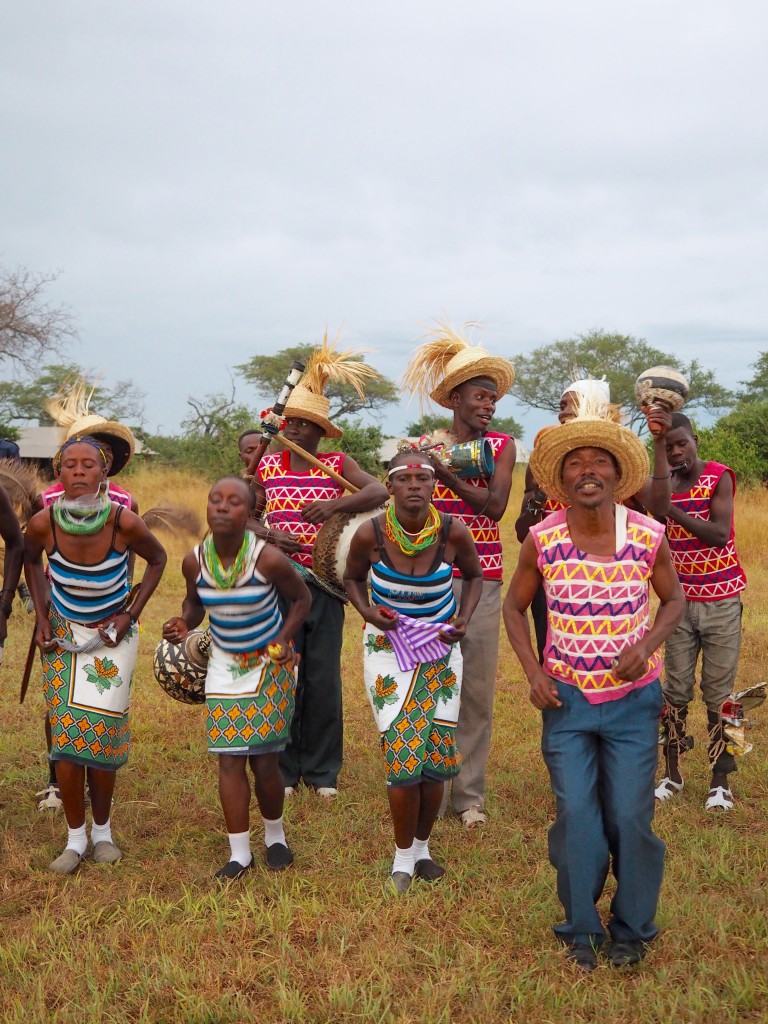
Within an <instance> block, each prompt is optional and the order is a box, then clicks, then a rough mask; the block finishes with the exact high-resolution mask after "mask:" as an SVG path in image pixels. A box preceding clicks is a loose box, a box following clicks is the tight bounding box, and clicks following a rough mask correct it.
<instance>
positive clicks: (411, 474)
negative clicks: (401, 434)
mask: <svg viewBox="0 0 768 1024" xmlns="http://www.w3.org/2000/svg"><path fill="white" fill-rule="evenodd" d="M434 486H435V474H434V471H433V469H432V466H431V465H430V464H429V463H427V462H421V460H420V459H419V458H418V457H414V458H409V459H408V462H407V463H404V464H403V465H401V466H398V467H396V468H395V471H394V472H393V473H392V475H391V476H389V477H387V490H388V491H389V493H390V494H391V495H392V497H393V499H394V502H395V515H400V516H402V515H406V514H409V515H416V514H419V513H421V512H426V511H427V510H428V509H429V503H430V501H431V500H432V491H433V490H434Z"/></svg>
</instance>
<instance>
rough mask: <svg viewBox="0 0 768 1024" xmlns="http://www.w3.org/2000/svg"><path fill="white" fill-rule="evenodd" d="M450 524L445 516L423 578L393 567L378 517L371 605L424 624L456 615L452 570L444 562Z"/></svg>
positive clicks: (372, 572) (451, 567)
mask: <svg viewBox="0 0 768 1024" xmlns="http://www.w3.org/2000/svg"><path fill="white" fill-rule="evenodd" d="M450 523H451V517H450V516H447V515H444V516H443V525H442V527H441V529H440V539H439V543H438V545H437V551H436V552H435V557H434V559H433V561H432V565H431V566H430V568H429V571H428V572H427V573H426V574H425V575H424V576H410V575H409V574H407V573H403V572H399V571H398V570H397V569H395V567H394V566H393V565H392V562H391V561H390V559H389V556H388V555H387V552H386V550H385V548H384V540H383V537H382V534H381V527H380V526H379V521H378V517H377V518H376V519H374V520H373V529H374V532H375V534H376V541H377V543H378V545H379V552H380V556H379V561H378V562H374V563H373V564H372V565H371V601H372V603H373V604H375V605H376V604H377V605H381V606H382V607H384V608H391V609H392V610H393V611H396V612H399V613H400V614H401V615H409V616H410V617H411V618H414V619H424V620H425V621H427V622H446V621H447V620H448V619H450V618H451V617H452V616H453V615H455V614H456V599H455V598H454V596H453V566H452V565H451V564H450V563H448V562H445V561H444V560H443V555H444V554H445V542H446V538H447V536H448V530H449V529H450Z"/></svg>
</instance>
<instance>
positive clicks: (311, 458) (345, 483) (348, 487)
mask: <svg viewBox="0 0 768 1024" xmlns="http://www.w3.org/2000/svg"><path fill="white" fill-rule="evenodd" d="M274 439H275V441H279V442H280V444H284V445H285V447H286V448H290V450H291V451H292V452H295V453H296V455H300V456H301V457H302V459H306V460H307V462H309V463H310V465H312V466H316V467H317V469H321V470H322V471H323V472H324V473H327V474H328V476H329V477H331V479H332V480H335V481H336V483H337V484H341V486H342V487H343V488H344V490H345V491H349V493H350V494H357V492H358V491H359V490H360V488H359V487H356V486H355V485H354V484H351V483H350V482H349V480H345V479H344V477H343V476H342V475H341V473H337V472H336V470H335V469H331V467H330V466H326V465H325V463H324V462H321V461H320V459H318V458H317V457H316V456H315V455H311V454H310V453H309V452H306V451H304V449H303V448H302V447H301V445H298V444H296V442H295V441H289V440H288V438H287V437H285V436H284V435H283V434H276V435H275V438H274Z"/></svg>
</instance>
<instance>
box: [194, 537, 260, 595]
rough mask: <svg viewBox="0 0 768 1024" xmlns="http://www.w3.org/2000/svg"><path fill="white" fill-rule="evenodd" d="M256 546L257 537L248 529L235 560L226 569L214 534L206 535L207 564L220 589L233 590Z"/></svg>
mask: <svg viewBox="0 0 768 1024" xmlns="http://www.w3.org/2000/svg"><path fill="white" fill-rule="evenodd" d="M255 546H256V537H255V536H254V535H253V534H252V533H251V531H250V530H246V531H245V536H244V537H243V543H242V544H241V545H240V550H239V551H238V552H237V554H236V555H235V560H234V562H233V563H232V565H230V567H229V568H228V569H225V568H224V566H223V565H222V562H221V559H220V558H219V555H218V553H217V551H216V546H215V544H214V543H213V535H212V534H210V533H209V534H207V535H206V536H205V538H204V539H203V557H204V558H205V564H206V565H207V566H208V572H210V574H211V576H212V577H213V579H214V582H215V583H216V586H217V587H218V589H219V590H231V589H232V588H233V587H235V586H236V585H237V582H238V580H239V579H240V577H241V576H242V575H243V572H244V571H245V567H246V565H247V563H248V562H249V561H250V558H251V555H252V554H253V549H254V548H255Z"/></svg>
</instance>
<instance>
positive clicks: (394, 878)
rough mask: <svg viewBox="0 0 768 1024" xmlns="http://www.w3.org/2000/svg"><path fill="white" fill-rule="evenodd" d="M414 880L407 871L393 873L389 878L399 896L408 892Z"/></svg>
mask: <svg viewBox="0 0 768 1024" xmlns="http://www.w3.org/2000/svg"><path fill="white" fill-rule="evenodd" d="M412 880H413V875H409V874H408V872H407V871H393V872H392V874H391V875H390V876H389V881H390V883H391V885H392V887H393V889H394V890H395V892H396V893H397V894H398V896H402V895H403V893H406V892H408V890H409V889H410V887H411V881H412Z"/></svg>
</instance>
